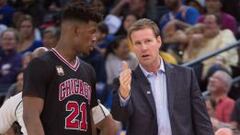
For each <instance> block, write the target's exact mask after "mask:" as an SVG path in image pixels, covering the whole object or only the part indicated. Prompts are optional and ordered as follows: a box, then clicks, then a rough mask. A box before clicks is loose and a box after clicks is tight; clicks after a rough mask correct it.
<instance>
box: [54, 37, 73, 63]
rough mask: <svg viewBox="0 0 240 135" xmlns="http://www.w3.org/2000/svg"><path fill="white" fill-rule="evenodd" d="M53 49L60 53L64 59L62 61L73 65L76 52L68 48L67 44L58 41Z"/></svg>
mask: <svg viewBox="0 0 240 135" xmlns="http://www.w3.org/2000/svg"><path fill="white" fill-rule="evenodd" d="M55 49H56V50H57V51H58V53H60V55H62V56H63V57H64V59H66V60H67V61H68V62H69V63H71V64H75V60H76V56H77V54H76V52H75V51H74V50H73V49H72V48H71V47H69V46H68V43H66V42H64V41H63V40H60V41H59V42H58V43H57V46H56V47H55Z"/></svg>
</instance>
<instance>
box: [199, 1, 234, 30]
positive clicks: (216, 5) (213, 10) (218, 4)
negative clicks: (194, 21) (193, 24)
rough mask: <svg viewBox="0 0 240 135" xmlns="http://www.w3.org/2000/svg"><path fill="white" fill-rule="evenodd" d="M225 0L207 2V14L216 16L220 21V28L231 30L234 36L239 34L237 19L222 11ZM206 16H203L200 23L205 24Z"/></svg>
mask: <svg viewBox="0 0 240 135" xmlns="http://www.w3.org/2000/svg"><path fill="white" fill-rule="evenodd" d="M222 2H223V0H206V9H207V13H206V15H209V14H214V15H216V16H218V17H219V19H220V28H221V29H230V30H231V31H232V32H233V33H234V34H236V33H237V22H236V19H235V18H234V17H233V16H232V15H230V14H228V13H225V12H223V11H222V10H221V9H222V7H223V5H222ZM206 15H202V16H200V17H199V19H198V21H199V22H203V21H204V18H205V16H206Z"/></svg>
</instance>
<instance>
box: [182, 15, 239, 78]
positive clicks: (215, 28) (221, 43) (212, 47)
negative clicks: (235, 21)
mask: <svg viewBox="0 0 240 135" xmlns="http://www.w3.org/2000/svg"><path fill="white" fill-rule="evenodd" d="M219 23H220V22H219V19H218V17H217V16H215V15H207V16H206V17H205V19H204V29H203V33H199V34H197V35H192V39H191V40H190V42H189V44H188V46H187V48H186V49H185V52H184V55H183V59H184V61H189V60H192V59H195V58H199V57H202V56H204V55H207V54H209V53H211V52H213V51H216V50H218V49H222V48H225V47H227V46H228V45H231V44H233V43H235V42H236V38H235V37H234V35H233V33H232V32H231V31H230V30H228V29H225V30H220V24H219ZM216 58H217V57H212V58H210V59H208V60H205V61H204V62H203V64H204V67H203V73H202V78H203V79H205V78H206V75H207V72H208V70H209V68H210V67H212V66H213V65H214V64H216V61H217V60H216ZM218 58H219V60H220V61H218V63H219V62H220V63H221V64H222V65H224V67H227V69H229V72H231V71H230V65H234V66H235V65H236V64H237V62H238V55H237V51H236V50H234V49H232V50H229V51H226V52H224V53H221V54H219V55H218ZM229 58H231V59H229Z"/></svg>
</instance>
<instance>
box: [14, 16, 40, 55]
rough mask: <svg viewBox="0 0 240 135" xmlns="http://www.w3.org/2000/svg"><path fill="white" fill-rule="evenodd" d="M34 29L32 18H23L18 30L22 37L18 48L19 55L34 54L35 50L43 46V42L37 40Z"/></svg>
mask: <svg viewBox="0 0 240 135" xmlns="http://www.w3.org/2000/svg"><path fill="white" fill-rule="evenodd" d="M34 28H35V27H34V23H33V20H32V17H31V16H29V15H25V16H24V17H23V18H20V20H19V22H18V29H19V32H20V35H21V40H20V43H19V45H18V48H17V51H18V52H19V53H21V54H24V53H25V52H28V51H30V52H32V51H33V50H34V49H36V48H38V47H41V46H42V42H41V41H38V40H35V36H34V35H35V34H34V32H35V31H34V30H35V29H34Z"/></svg>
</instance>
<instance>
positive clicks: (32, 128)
mask: <svg viewBox="0 0 240 135" xmlns="http://www.w3.org/2000/svg"><path fill="white" fill-rule="evenodd" d="M42 67H44V68H42ZM52 73H53V71H52V70H51V66H49V64H48V63H47V61H44V60H42V59H39V58H36V59H33V60H32V61H31V62H30V63H29V66H28V67H27V69H26V70H25V72H24V81H23V120H24V123H25V125H26V129H27V132H28V135H44V130H43V126H42V123H41V120H40V114H41V112H42V110H43V106H44V99H45V95H46V89H47V85H48V84H49V82H50V80H51V75H52Z"/></svg>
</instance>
